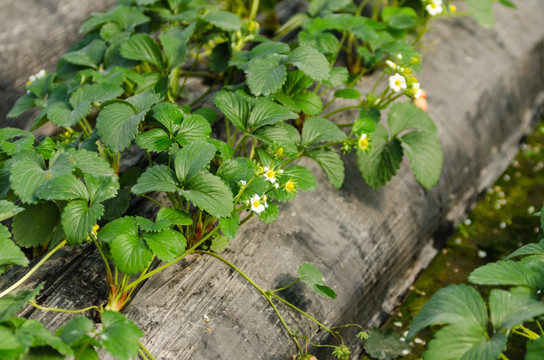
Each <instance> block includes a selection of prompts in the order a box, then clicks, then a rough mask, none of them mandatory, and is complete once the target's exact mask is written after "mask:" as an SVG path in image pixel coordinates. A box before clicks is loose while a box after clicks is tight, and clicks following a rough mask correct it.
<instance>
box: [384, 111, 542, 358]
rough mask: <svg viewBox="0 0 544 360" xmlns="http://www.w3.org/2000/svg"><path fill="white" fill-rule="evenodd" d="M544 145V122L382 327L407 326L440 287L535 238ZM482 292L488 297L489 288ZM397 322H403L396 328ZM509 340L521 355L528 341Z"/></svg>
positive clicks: (416, 351) (418, 350) (513, 354)
mask: <svg viewBox="0 0 544 360" xmlns="http://www.w3.org/2000/svg"><path fill="white" fill-rule="evenodd" d="M543 144H544V121H543V122H541V123H540V124H538V125H537V127H536V130H535V131H534V132H533V134H532V135H531V136H530V137H528V138H527V139H526V141H525V142H524V143H523V144H522V145H521V146H520V152H519V153H518V155H517V157H516V159H515V161H514V162H513V163H512V164H511V165H510V167H509V168H508V169H507V170H506V171H505V172H504V174H503V175H501V177H500V178H499V180H498V181H497V182H496V183H495V185H493V186H492V187H491V188H489V189H488V190H487V191H486V192H485V193H484V194H482V196H481V199H480V200H479V202H478V204H477V205H476V206H475V208H474V209H473V210H472V211H471V213H470V214H469V215H468V217H467V219H466V220H465V221H464V222H463V223H462V224H461V225H459V226H458V228H457V230H456V231H455V233H454V234H453V235H452V236H451V238H450V239H449V240H448V241H447V242H446V246H445V247H444V248H443V249H442V250H441V252H440V253H439V254H438V255H437V256H436V258H435V259H434V260H433V261H432V262H431V264H430V265H429V267H428V268H427V269H426V270H425V271H424V272H423V273H422V274H421V275H420V277H419V278H418V279H417V281H416V282H415V283H414V285H413V286H412V287H411V288H410V291H409V293H408V294H407V295H406V297H405V299H404V300H403V302H402V304H401V305H400V306H399V308H398V309H397V310H396V311H395V313H394V314H395V315H394V316H393V317H392V318H391V319H389V320H388V321H387V322H386V324H384V328H394V329H395V330H397V331H399V332H400V333H402V332H404V331H406V330H408V329H409V327H410V323H411V322H412V320H413V319H414V317H415V316H416V315H417V313H418V312H419V310H420V309H421V308H422V307H423V305H424V304H425V303H426V302H427V301H428V300H429V299H430V297H431V296H432V295H433V294H434V293H435V292H436V291H437V290H439V289H441V288H443V287H445V286H447V285H449V284H458V283H466V282H467V277H468V274H470V272H472V270H474V269H475V268H477V267H478V266H481V265H483V264H486V263H487V262H491V261H496V260H500V259H503V258H504V257H505V256H507V255H508V254H510V253H511V252H512V251H514V250H515V249H517V248H518V247H520V246H522V245H524V244H527V243H530V242H535V241H536V239H537V234H538V229H539V219H538V217H536V216H534V213H536V212H538V211H539V210H540V207H541V206H542V203H543V202H544V145H543ZM479 290H482V292H483V295H484V296H486V292H487V291H486V290H487V289H483V288H480V289H479ZM399 323H402V326H398V325H399ZM418 338H419V339H421V340H423V342H424V343H428V342H429V341H430V340H431V339H432V331H431V330H429V329H426V330H424V331H421V332H420V333H419V334H418ZM511 341H512V343H511V344H509V349H510V348H513V349H514V350H509V352H508V353H507V356H508V357H509V358H511V359H517V358H523V350H522V349H524V348H525V342H524V340H523V339H518V337H512V340H511ZM516 345H518V346H516ZM516 348H517V349H519V350H516ZM424 350H425V346H424V344H418V343H415V344H414V347H413V350H412V353H411V354H410V355H407V356H405V357H403V359H420V358H421V356H422V353H423V351H424Z"/></svg>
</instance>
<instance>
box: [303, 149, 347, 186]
mask: <svg viewBox="0 0 544 360" xmlns="http://www.w3.org/2000/svg"><path fill="white" fill-rule="evenodd" d="M308 156H309V157H310V158H312V159H314V160H315V161H317V163H318V164H319V166H321V168H322V169H323V171H325V174H326V175H327V178H329V181H330V182H331V184H332V186H334V187H335V188H338V189H339V188H340V187H341V186H342V183H343V182H344V176H345V173H344V163H343V162H342V158H341V157H340V155H338V153H337V152H336V151H334V150H329V149H323V148H322V149H316V150H312V151H310V152H309V153H308Z"/></svg>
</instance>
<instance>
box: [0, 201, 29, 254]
mask: <svg viewBox="0 0 544 360" xmlns="http://www.w3.org/2000/svg"><path fill="white" fill-rule="evenodd" d="M23 210H25V209H24V208H22V207H20V206H17V205H15V204H14V203H12V202H10V201H7V200H0V221H4V220H6V219H9V218H10V217H12V216H14V215H16V214H18V213H20V212H21V211H23ZM0 248H1V247H0Z"/></svg>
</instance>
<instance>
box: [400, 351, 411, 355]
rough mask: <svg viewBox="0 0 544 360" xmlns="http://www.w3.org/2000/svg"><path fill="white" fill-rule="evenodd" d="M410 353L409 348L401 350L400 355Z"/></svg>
mask: <svg viewBox="0 0 544 360" xmlns="http://www.w3.org/2000/svg"><path fill="white" fill-rule="evenodd" d="M409 353H410V350H402V355H408V354H409Z"/></svg>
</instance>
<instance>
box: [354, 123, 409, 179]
mask: <svg viewBox="0 0 544 360" xmlns="http://www.w3.org/2000/svg"><path fill="white" fill-rule="evenodd" d="M370 138H371V145H372V149H371V150H370V152H363V151H357V165H358V166H359V171H360V172H361V175H362V176H363V179H364V180H365V182H366V183H367V184H368V185H370V186H371V187H372V188H374V189H375V188H378V187H380V186H383V185H385V184H386V183H387V182H388V181H389V180H391V178H392V177H393V176H394V175H396V174H397V171H398V169H399V168H400V163H401V161H402V156H403V152H402V147H401V145H400V142H399V141H398V140H396V139H394V140H391V141H388V134H387V130H386V129H385V127H383V125H380V124H378V125H377V126H376V131H375V132H374V133H372V136H371V137H370Z"/></svg>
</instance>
